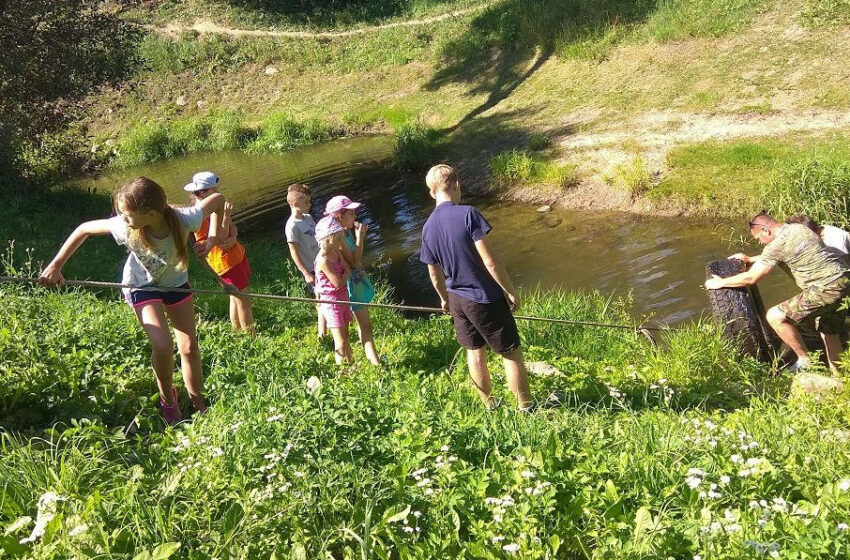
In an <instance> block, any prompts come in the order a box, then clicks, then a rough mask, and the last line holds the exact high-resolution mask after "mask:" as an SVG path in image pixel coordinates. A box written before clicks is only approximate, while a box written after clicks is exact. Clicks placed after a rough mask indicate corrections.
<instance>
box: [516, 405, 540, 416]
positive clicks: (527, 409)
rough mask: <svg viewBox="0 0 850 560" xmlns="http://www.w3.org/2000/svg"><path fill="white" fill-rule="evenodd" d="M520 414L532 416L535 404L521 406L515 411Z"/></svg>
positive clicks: (535, 408) (535, 407)
mask: <svg viewBox="0 0 850 560" xmlns="http://www.w3.org/2000/svg"><path fill="white" fill-rule="evenodd" d="M517 411H518V412H520V413H522V414H534V413H535V412H537V403H531V404H530V405H528V406H521V407H519V408H518V409H517Z"/></svg>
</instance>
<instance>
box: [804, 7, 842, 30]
mask: <svg viewBox="0 0 850 560" xmlns="http://www.w3.org/2000/svg"><path fill="white" fill-rule="evenodd" d="M801 16H802V18H803V21H805V22H806V23H808V24H809V25H812V26H815V27H817V26H824V25H843V24H847V23H850V0H806V2H805V5H804V7H803V11H802V13H801Z"/></svg>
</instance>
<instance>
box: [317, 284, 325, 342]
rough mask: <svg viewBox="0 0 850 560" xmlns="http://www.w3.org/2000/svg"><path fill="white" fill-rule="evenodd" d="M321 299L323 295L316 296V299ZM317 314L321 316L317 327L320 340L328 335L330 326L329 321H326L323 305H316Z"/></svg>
mask: <svg viewBox="0 0 850 560" xmlns="http://www.w3.org/2000/svg"><path fill="white" fill-rule="evenodd" d="M320 298H321V295H320V294H316V299H320ZM316 313H318V315H319V321H318V323H317V326H318V329H319V338H324V337H325V335H326V334H328V324H327V321H326V320H325V315H324V313H322V308H321V304H319V303H317V304H316Z"/></svg>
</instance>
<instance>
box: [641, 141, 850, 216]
mask: <svg viewBox="0 0 850 560" xmlns="http://www.w3.org/2000/svg"><path fill="white" fill-rule="evenodd" d="M846 146H847V144H846V139H845V137H844V136H843V135H840V134H836V135H832V136H828V137H825V138H810V137H793V136H792V137H783V138H765V139H754V140H737V141H732V142H703V143H697V144H690V145H685V146H680V147H678V148H675V149H674V150H672V151H671V152H670V153H669V154H668V156H667V163H668V165H669V167H670V170H669V172H668V173H667V174H666V175H665V176H664V178H663V179H662V180H661V182H660V183H659V184H658V185H657V186H655V187H653V188H652V189H650V190H649V191H648V192H647V196H649V197H650V198H653V199H656V200H669V201H674V202H677V203H680V204H684V205H690V206H693V207H695V208H697V209H700V208H701V209H703V210H705V211H708V210H711V211H717V212H720V213H723V214H727V215H735V216H740V215H745V214H752V213H754V212H757V211H759V210H760V209H762V208H766V209H770V210H771V211H774V212H775V213H776V214H777V216H778V217H781V218H784V217H785V215H786V212H787V213H788V214H793V213H798V212H811V213H813V214H817V215H819V216H829V219H830V220H837V221H838V222H837V223H846V220H847V218H846V217H843V216H841V215H840V208H841V205H842V204H843V203H842V200H843V199H842V198H841V197H842V196H845V195H843V194H842V191H841V188H842V187H841V186H840V185H841V181H842V179H841V174H842V173H843V171H841V168H840V163H839V162H841V161H846V160H847V159H848V157H850V150H848V149H847V147H846ZM813 161H824V162H825V165H826V167H825V169H826V170H825V171H821V168H819V167H817V166H816V167H815V168H813V169H809V166H810V164H811V162H813ZM822 167H823V166H822ZM812 172H814V175H813V174H812ZM833 175H834V177H833ZM795 181H797V182H796V183H795ZM828 185H831V186H828ZM827 192H829V196H828V197H827V198H823V197H824V195H825V194H826V193H827ZM821 198H823V200H820V199H821ZM791 208H794V210H793V211H790V209H791Z"/></svg>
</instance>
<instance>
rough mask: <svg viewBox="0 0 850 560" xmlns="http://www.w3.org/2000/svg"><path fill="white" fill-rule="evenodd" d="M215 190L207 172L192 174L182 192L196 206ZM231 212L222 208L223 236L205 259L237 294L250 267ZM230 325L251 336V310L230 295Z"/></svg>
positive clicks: (246, 301) (203, 235) (203, 233)
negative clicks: (185, 193)
mask: <svg viewBox="0 0 850 560" xmlns="http://www.w3.org/2000/svg"><path fill="white" fill-rule="evenodd" d="M218 189H219V178H218V175H216V174H215V173H212V172H211V171H200V172H198V173H195V175H194V176H192V182H191V183H189V184H187V185H186V186H185V187H183V190H184V191H186V192H188V193H189V200H190V202H191V203H192V204H193V205H197V204H198V203H200V201H202V200H204V199H205V198H206V197H208V196H210V195H211V194H213V193H217V192H218ZM232 211H233V206H232V205H230V203H227V204H226V205H225V208H224V218H223V219H222V222H221V230H222V232H224V234H223V235H222V236H221V237H222V239H221V241H220V242H219V243H218V245H216V246H214V247H212V248H210V251H209V253H207V257H206V258H207V262H208V263H209V265H210V267H211V268H212V269H213V271H214V272H215V273H216V274H218V275H219V276H220V277H221V279H222V280H224V282H225V283H227V284H230V285H231V286H233V287H235V288H236V289H237V290H239V291H243V290H246V289H248V284H249V283H250V281H251V266H250V264H249V263H248V256H247V255H246V254H245V247H243V246H242V244H241V243H239V242H238V241H236V235H237V230H236V225H235V224H234V223H233V220H232V219H231V212H232ZM206 220H207V221H205V222H204V223H203V224H201V229H200V230H198V232H197V234H196V239H197V241H198V242H199V243H204V242H206V240H207V232H208V230H209V225H208V221H209V218H207V219H206ZM230 322H231V324H232V325H233V328H234V329H236V330H243V331H245V332H247V333H249V334H255V332H256V328H255V326H254V310H253V308H252V306H251V299H250V298H248V297H246V296H240V295H236V294H231V296H230Z"/></svg>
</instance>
